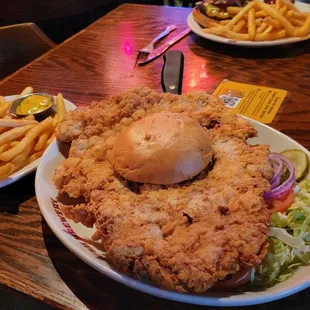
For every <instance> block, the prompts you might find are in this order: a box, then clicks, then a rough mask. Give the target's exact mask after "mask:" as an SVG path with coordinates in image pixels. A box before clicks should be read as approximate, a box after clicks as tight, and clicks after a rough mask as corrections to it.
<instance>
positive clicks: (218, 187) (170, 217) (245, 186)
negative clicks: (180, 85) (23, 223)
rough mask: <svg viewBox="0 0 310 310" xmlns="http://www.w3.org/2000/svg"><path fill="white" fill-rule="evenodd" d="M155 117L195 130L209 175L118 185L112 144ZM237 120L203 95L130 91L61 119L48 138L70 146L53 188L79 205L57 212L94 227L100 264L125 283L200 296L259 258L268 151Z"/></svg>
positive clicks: (263, 244)
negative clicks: (207, 150)
mask: <svg viewBox="0 0 310 310" xmlns="http://www.w3.org/2000/svg"><path fill="white" fill-rule="evenodd" d="M158 112H174V113H182V114H185V115H187V116H189V117H191V118H192V119H194V120H195V121H197V122H198V124H200V126H202V127H203V128H204V129H205V131H206V133H207V135H208V139H209V140H210V141H211V143H212V147H213V150H214V163H213V164H214V165H213V167H212V169H210V171H209V170H203V171H202V172H201V173H200V174H199V175H198V176H197V177H195V178H194V179H192V180H189V181H185V182H182V183H179V184H173V185H152V184H142V183H134V182H131V181H127V180H125V179H124V178H122V177H121V176H120V175H118V174H117V173H116V172H115V171H114V169H113V166H112V164H111V158H110V155H111V150H112V148H113V145H114V141H115V138H116V137H117V136H118V135H119V133H120V132H122V131H123V130H124V129H125V128H127V126H129V125H130V124H131V123H132V122H133V121H135V120H138V119H141V118H143V117H145V116H147V115H151V114H154V113H158ZM255 135H256V131H255V129H254V128H253V127H252V125H251V124H250V123H249V122H247V121H246V120H245V119H243V118H241V117H239V116H237V115H235V114H233V113H232V111H231V110H230V109H229V108H226V107H225V106H224V105H223V103H222V102H221V100H220V99H219V98H217V97H214V96H211V95H208V94H206V93H204V92H192V93H187V94H183V95H180V96H179V95H172V94H165V93H157V92H155V91H153V90H151V89H149V88H147V87H139V88H136V89H132V90H129V91H127V92H125V93H123V94H120V95H116V96H113V97H110V98H107V99H105V100H103V101H101V102H97V103H94V104H93V105H91V106H90V107H89V108H84V109H77V110H75V111H72V112H69V113H68V114H67V115H66V116H65V118H64V120H63V121H62V122H61V123H60V124H59V126H58V127H57V130H56V136H57V138H58V139H59V140H61V141H64V142H72V144H71V148H70V152H69V157H68V158H67V159H66V160H65V161H64V162H63V163H61V164H60V165H59V166H58V168H57V169H56V172H55V176H54V183H55V185H56V186H57V188H58V189H59V190H60V192H62V193H68V195H69V196H71V197H80V196H84V197H85V199H86V202H85V203H84V204H80V205H75V206H63V207H62V211H63V213H64V214H65V216H66V217H68V218H70V219H72V220H74V221H75V222H81V223H82V224H84V225H86V226H88V227H92V226H95V227H96V232H95V234H94V235H93V237H92V238H93V240H96V241H98V242H100V243H101V245H102V249H103V250H104V251H106V254H107V259H108V260H109V262H111V263H113V264H114V265H115V266H116V268H118V269H119V270H121V271H123V272H125V273H127V274H131V275H132V276H134V277H135V278H138V279H144V278H148V279H150V280H152V281H153V282H154V283H155V284H156V285H158V286H160V287H162V288H165V289H169V290H177V291H179V292H195V293H203V292H205V291H207V290H208V289H209V288H210V287H212V286H213V285H214V284H215V283H216V282H217V281H219V280H223V279H225V277H226V276H227V275H229V274H234V273H236V272H237V271H238V270H242V269H245V268H249V267H253V266H257V265H258V264H259V263H260V262H261V261H262V259H263V257H264V256H265V254H266V248H267V245H268V244H267V237H268V233H269V215H268V212H267V206H266V203H265V201H264V199H263V197H262V195H263V193H264V192H266V191H268V190H269V189H270V185H269V182H268V179H269V178H270V177H271V174H272V168H271V167H270V165H269V164H268V154H269V147H268V146H266V145H254V146H252V145H248V144H247V142H246V140H247V139H248V138H250V137H254V136H255Z"/></svg>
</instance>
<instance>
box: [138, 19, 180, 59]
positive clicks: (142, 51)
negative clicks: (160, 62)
mask: <svg viewBox="0 0 310 310" xmlns="http://www.w3.org/2000/svg"><path fill="white" fill-rule="evenodd" d="M176 28H177V27H176V26H175V25H170V26H168V27H167V28H166V29H165V30H164V31H163V32H161V33H160V34H159V35H158V36H157V37H155V38H154V39H153V40H152V41H151V42H150V43H149V44H148V45H146V46H145V47H143V48H141V49H140V50H134V51H135V52H138V56H137V60H136V63H137V62H138V61H139V60H141V59H143V58H145V57H146V56H147V55H148V54H150V53H151V52H153V50H154V45H155V44H156V43H157V42H158V41H159V40H161V39H162V38H164V37H165V36H166V35H168V34H169V33H170V32H171V31H173V30H175V29H176Z"/></svg>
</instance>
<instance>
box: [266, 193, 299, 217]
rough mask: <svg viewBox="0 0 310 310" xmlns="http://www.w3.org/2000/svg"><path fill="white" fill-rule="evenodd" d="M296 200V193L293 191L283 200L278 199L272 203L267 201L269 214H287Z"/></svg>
mask: <svg viewBox="0 0 310 310" xmlns="http://www.w3.org/2000/svg"><path fill="white" fill-rule="evenodd" d="M294 198H295V193H294V190H292V189H291V190H290V191H289V192H288V194H287V195H286V196H284V197H283V199H276V200H272V201H271V202H268V201H267V204H268V209H269V212H270V213H273V212H285V211H286V210H287V209H288V208H289V207H290V205H291V204H292V203H293V201H294Z"/></svg>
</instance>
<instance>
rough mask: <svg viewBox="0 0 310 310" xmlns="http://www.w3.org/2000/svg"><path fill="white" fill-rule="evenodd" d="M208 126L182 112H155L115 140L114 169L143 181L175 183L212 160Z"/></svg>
mask: <svg viewBox="0 0 310 310" xmlns="http://www.w3.org/2000/svg"><path fill="white" fill-rule="evenodd" d="M212 156H213V150H212V147H211V144H210V142H209V140H208V137H207V134H206V132H205V130H204V129H203V128H202V127H201V126H200V125H199V124H198V123H197V122H195V121H194V120H193V119H191V118H190V117H188V116H187V115H184V114H180V113H170V112H167V113H156V114H152V115H149V116H146V117H144V118H142V119H140V120H138V121H136V122H133V123H132V124H131V125H130V126H129V127H127V128H126V129H125V130H124V131H123V132H122V133H121V134H120V135H119V136H118V137H117V138H116V140H115V144H114V147H113V149H112V153H111V162H112V164H113V167H114V169H115V170H116V171H117V172H118V173H119V174H120V175H121V176H123V177H124V178H125V179H127V180H129V181H134V182H140V183H151V184H163V185H167V184H174V183H179V182H183V181H186V180H189V179H191V178H193V177H194V176H196V175H197V174H199V173H200V172H201V171H202V170H203V169H204V168H206V166H207V165H208V164H209V162H210V161H211V160H212Z"/></svg>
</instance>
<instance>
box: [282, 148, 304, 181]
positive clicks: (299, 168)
mask: <svg viewBox="0 0 310 310" xmlns="http://www.w3.org/2000/svg"><path fill="white" fill-rule="evenodd" d="M281 154H282V155H283V156H285V157H286V158H287V159H288V160H289V161H290V162H291V163H292V164H293V165H294V167H295V177H296V181H297V182H299V181H301V180H303V179H304V178H305V177H306V176H307V174H308V172H309V157H308V155H307V154H306V153H305V152H303V151H302V150H295V149H292V150H285V151H283V152H282V153H281Z"/></svg>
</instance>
